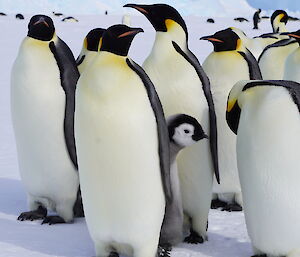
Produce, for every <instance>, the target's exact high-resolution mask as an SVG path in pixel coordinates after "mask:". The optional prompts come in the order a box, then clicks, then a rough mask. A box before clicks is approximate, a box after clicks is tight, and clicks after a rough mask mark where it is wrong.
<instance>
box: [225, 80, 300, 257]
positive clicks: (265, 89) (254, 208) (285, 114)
mask: <svg viewBox="0 0 300 257" xmlns="http://www.w3.org/2000/svg"><path fill="white" fill-rule="evenodd" d="M299 111H300V84H298V83H296V82H294V81H286V80H257V81H240V82H238V83H237V84H236V85H235V86H234V87H233V88H232V90H231V92H230V94H229V97H228V105H227V113H226V118H227V122H228V125H229V127H230V128H231V129H232V131H233V132H234V133H236V134H237V163H238V170H239V177H240V181H241V187H242V193H243V203H244V212H245V219H246V225H247V230H248V234H249V237H250V239H251V243H252V246H253V249H254V254H256V255H255V256H272V257H281V256H287V255H288V254H289V253H290V252H291V251H293V250H295V249H296V248H299V245H300V223H299V222H298V220H299V215H300V202H299V197H298V196H299V193H300V189H299V180H300V173H299V145H300V115H299ZM298 253H299V252H298ZM290 254H291V255H290V256H293V255H292V253H290ZM288 256H289V255H288ZM296 256H297V255H296Z"/></svg>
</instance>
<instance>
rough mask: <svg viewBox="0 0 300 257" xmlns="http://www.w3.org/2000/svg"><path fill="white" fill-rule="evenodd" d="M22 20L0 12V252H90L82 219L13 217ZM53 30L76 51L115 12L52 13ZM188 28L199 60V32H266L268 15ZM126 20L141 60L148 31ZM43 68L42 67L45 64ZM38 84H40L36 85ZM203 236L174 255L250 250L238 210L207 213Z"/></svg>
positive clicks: (18, 188) (18, 186) (72, 255)
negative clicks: (13, 104)
mask: <svg viewBox="0 0 300 257" xmlns="http://www.w3.org/2000/svg"><path fill="white" fill-rule="evenodd" d="M25 18H26V19H25V20H24V21H19V20H15V18H14V17H13V16H8V17H1V16H0V30H1V35H2V36H1V37H0V49H1V50H0V54H1V55H0V56H1V59H0V71H1V73H0V92H1V93H0V257H50V256H51V257H53V256H59V257H62V256H63V257H91V256H95V253H94V248H93V243H92V241H91V239H90V237H89V234H88V231H87V228H86V224H85V221H84V219H77V220H76V221H75V223H74V224H71V225H70V224H64V225H55V226H48V225H43V226H41V225H40V222H19V221H17V220H16V219H17V217H18V215H19V214H20V212H22V211H26V210H27V206H26V195H25V192H24V188H23V186H22V183H21V181H20V177H19V173H18V165H17V157H16V149H15V142H14V136H13V131H12V125H11V120H10V100H9V99H10V96H9V88H10V86H9V81H10V70H11V67H12V64H13V61H14V59H15V57H16V55H17V51H18V47H19V45H20V43H21V40H22V39H23V38H24V37H25V36H26V34H27V24H28V21H29V19H30V16H28V17H25ZM53 19H54V21H55V25H56V28H57V30H56V31H57V34H58V35H59V36H60V37H61V38H62V39H63V40H65V42H66V43H67V44H68V45H69V46H70V47H71V49H72V50H73V52H74V54H75V57H77V55H78V54H79V52H80V49H81V44H82V40H83V38H84V36H85V34H86V33H87V32H88V31H89V30H90V29H92V28H95V27H104V28H106V27H107V26H109V25H112V24H115V23H119V22H120V21H121V16H79V17H78V19H79V22H78V23H63V22H60V19H58V18H56V17H54V18H53ZM185 19H186V22H187V25H188V28H189V36H190V48H191V50H192V51H193V52H194V53H195V54H196V55H197V56H198V58H199V60H200V61H201V62H203V60H204V59H205V57H206V56H207V55H208V54H209V53H210V51H211V50H212V46H211V44H210V43H208V42H206V41H199V38H200V37H201V36H205V35H210V34H213V33H215V32H216V31H218V30H221V29H224V28H227V27H230V26H236V27H239V28H241V29H243V30H244V31H245V32H246V33H247V34H248V36H254V35H256V33H257V34H261V33H264V32H270V31H271V26H270V24H269V21H263V22H262V23H261V24H260V27H261V29H260V30H259V31H253V30H252V29H251V28H252V23H241V24H240V23H238V22H234V21H233V19H232V18H216V19H215V21H216V23H215V24H208V23H206V22H205V21H206V18H204V17H193V16H189V17H186V18H185ZM132 26H135V27H142V28H144V30H145V33H143V34H140V35H138V36H137V37H136V38H135V40H134V43H133V45H132V47H131V51H130V56H131V57H132V58H133V59H134V60H136V61H137V62H138V63H140V64H141V63H142V62H143V60H144V58H145V57H146V56H147V55H148V53H149V51H150V49H151V46H152V43H153V39H154V31H153V29H152V26H151V24H150V23H149V22H148V21H147V20H146V18H144V17H142V16H136V17H132ZM288 28H289V29H290V31H295V30H297V29H299V28H300V22H293V23H292V22H291V23H290V24H288ZM45 69H47V67H45ZM41 86H42V85H41ZM208 236H209V241H208V242H205V243H204V244H203V245H196V246H194V245H187V244H181V245H179V246H178V247H176V248H175V249H174V251H173V252H172V256H176V257H179V256H180V257H208V256H211V257H247V256H251V254H252V250H251V245H250V240H249V238H248V236H247V232H246V226H245V223H244V215H243V213H225V212H221V211H216V210H213V211H211V212H210V216H209V229H208Z"/></svg>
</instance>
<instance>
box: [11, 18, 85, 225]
mask: <svg viewBox="0 0 300 257" xmlns="http://www.w3.org/2000/svg"><path fill="white" fill-rule="evenodd" d="M78 77H79V73H78V70H77V67H76V63H75V59H74V57H73V54H72V52H71V50H70V49H69V48H68V46H67V45H66V44H65V43H64V42H63V41H62V40H61V39H60V38H58V37H57V36H56V34H55V28H54V25H53V21H52V20H51V18H50V17H48V16H44V15H35V16H33V17H32V18H31V20H30V22H29V25H28V35H27V37H26V38H25V39H24V40H23V42H22V44H21V46H20V49H19V53H18V56H17V59H16V60H15V62H14V65H13V68H12V72H11V112H12V121H13V126H14V132H15V138H16V143H17V152H18V160H19V167H20V175H21V178H22V182H23V184H24V186H25V190H26V191H27V195H28V204H29V209H30V211H29V212H24V213H22V214H21V215H20V216H19V218H18V219H19V220H36V219H44V220H43V223H49V224H54V223H63V222H71V221H72V220H73V217H74V214H75V215H77V216H82V212H83V211H82V206H81V204H80V201H81V198H80V195H79V194H77V193H78V192H79V177H78V172H77V157H76V148H75V140H74V127H73V125H74V109H75V102H74V101H75V87H76V82H77V80H78ZM73 208H74V210H73ZM47 209H49V210H53V211H56V212H57V214H58V215H59V216H47V217H46V214H47Z"/></svg>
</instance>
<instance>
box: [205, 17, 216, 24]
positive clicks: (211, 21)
mask: <svg viewBox="0 0 300 257" xmlns="http://www.w3.org/2000/svg"><path fill="white" fill-rule="evenodd" d="M206 22H207V23H215V20H214V19H212V18H209V19H207V20H206Z"/></svg>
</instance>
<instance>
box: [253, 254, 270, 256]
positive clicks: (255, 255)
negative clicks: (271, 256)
mask: <svg viewBox="0 0 300 257" xmlns="http://www.w3.org/2000/svg"><path fill="white" fill-rule="evenodd" d="M251 257H267V255H266V254H261V255H252V256H251Z"/></svg>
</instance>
